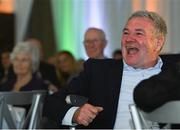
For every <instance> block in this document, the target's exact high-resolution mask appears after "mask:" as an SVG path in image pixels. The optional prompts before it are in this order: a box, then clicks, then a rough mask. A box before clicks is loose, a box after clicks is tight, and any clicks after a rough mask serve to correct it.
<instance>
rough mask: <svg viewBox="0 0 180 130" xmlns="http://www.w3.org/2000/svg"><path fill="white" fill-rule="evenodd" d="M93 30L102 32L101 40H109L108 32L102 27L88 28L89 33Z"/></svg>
mask: <svg viewBox="0 0 180 130" xmlns="http://www.w3.org/2000/svg"><path fill="white" fill-rule="evenodd" d="M91 30H95V31H98V32H99V33H100V34H101V40H103V41H104V42H107V39H106V34H105V32H104V31H103V30H102V29H100V28H96V27H90V28H88V29H87V30H86V33H87V32H88V31H91ZM86 33H85V34H86Z"/></svg>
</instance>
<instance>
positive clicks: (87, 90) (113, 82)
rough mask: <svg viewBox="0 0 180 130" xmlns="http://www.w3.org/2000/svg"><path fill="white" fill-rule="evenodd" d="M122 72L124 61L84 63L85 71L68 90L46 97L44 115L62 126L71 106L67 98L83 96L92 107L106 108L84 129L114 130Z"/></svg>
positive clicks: (108, 60)
mask: <svg viewBox="0 0 180 130" xmlns="http://www.w3.org/2000/svg"><path fill="white" fill-rule="evenodd" d="M122 72H123V62H122V60H113V59H105V60H96V59H89V60H88V61H87V62H85V65H84V71H83V72H81V73H80V75H79V76H78V77H76V78H74V79H73V80H72V81H71V82H70V84H69V86H68V87H66V88H65V89H63V90H60V92H59V93H56V94H54V95H52V96H50V97H48V98H47V101H46V103H45V106H44V115H45V116H47V117H48V118H49V119H51V120H54V121H56V122H58V123H59V124H60V123H61V122H60V121H61V120H62V119H63V118H64V116H65V114H66V112H67V110H68V109H69V108H70V107H71V106H70V105H67V104H66V103H65V97H66V95H68V94H77V95H82V96H85V97H88V98H89V101H88V102H89V103H90V104H92V105H95V106H101V107H103V108H104V110H103V111H102V112H100V113H99V114H98V116H97V117H96V118H95V119H94V120H93V122H92V123H91V124H89V126H88V127H85V128H97V129H98V128H101V129H102V128H106V129H112V128H113V127H114V123H115V119H116V113H117V107H118V99H119V92H120V88H121V80H122Z"/></svg>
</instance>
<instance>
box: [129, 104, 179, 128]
mask: <svg viewBox="0 0 180 130" xmlns="http://www.w3.org/2000/svg"><path fill="white" fill-rule="evenodd" d="M129 109H130V113H131V117H132V121H133V123H134V127H135V129H138V130H141V129H150V128H152V126H149V125H148V121H151V122H157V123H166V124H180V116H179V113H180V101H170V102H167V103H166V104H164V105H163V106H161V107H159V108H157V109H155V110H154V111H153V112H149V113H147V112H144V111H142V110H140V109H139V108H137V107H136V105H135V104H130V105H129Z"/></svg>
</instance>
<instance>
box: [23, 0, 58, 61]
mask: <svg viewBox="0 0 180 130" xmlns="http://www.w3.org/2000/svg"><path fill="white" fill-rule="evenodd" d="M28 38H37V39H39V40H41V41H42V43H43V49H44V52H45V54H44V56H45V58H47V57H49V56H51V55H53V54H54V52H55V51H56V50H55V48H56V47H55V46H56V43H55V37H54V29H53V18H52V13H51V1H50V0H34V2H33V5H32V10H31V13H30V18H29V21H28V25H27V31H26V34H25V37H24V39H28Z"/></svg>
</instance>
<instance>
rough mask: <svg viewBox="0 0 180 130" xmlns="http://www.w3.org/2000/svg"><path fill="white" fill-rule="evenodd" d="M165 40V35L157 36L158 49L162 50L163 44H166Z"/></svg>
mask: <svg viewBox="0 0 180 130" xmlns="http://www.w3.org/2000/svg"><path fill="white" fill-rule="evenodd" d="M164 42H165V38H164V37H163V36H159V37H157V40H156V45H155V46H156V48H155V49H156V51H161V49H162V47H163V45H164Z"/></svg>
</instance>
